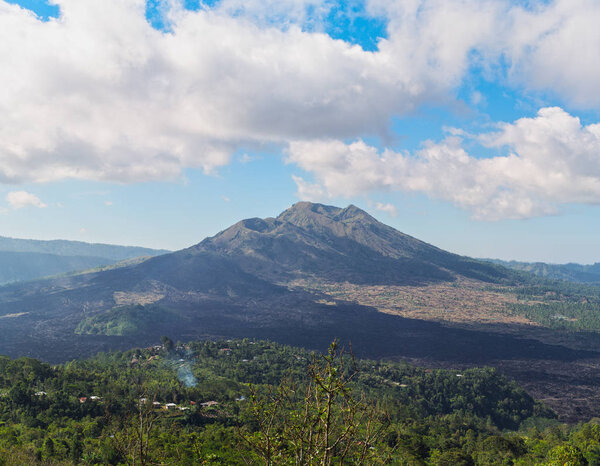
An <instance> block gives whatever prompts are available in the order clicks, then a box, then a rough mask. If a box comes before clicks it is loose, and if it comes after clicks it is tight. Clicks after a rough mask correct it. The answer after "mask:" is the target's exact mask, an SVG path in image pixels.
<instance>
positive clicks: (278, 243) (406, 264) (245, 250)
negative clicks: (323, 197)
mask: <svg viewBox="0 0 600 466" xmlns="http://www.w3.org/2000/svg"><path fill="white" fill-rule="evenodd" d="M189 251H190V252H192V253H193V252H198V251H211V252H215V253H218V254H220V255H224V256H227V257H230V258H232V259H234V260H235V261H236V262H237V263H238V264H239V265H240V267H242V269H244V270H246V271H248V272H249V273H252V274H256V275H258V276H261V277H263V278H265V279H267V280H269V281H274V282H287V281H289V280H292V279H295V278H310V277H316V278H319V279H324V280H328V281H341V282H344V281H348V282H351V283H357V284H386V285H389V284H396V285H404V284H409V285H419V284H424V283H431V282H436V281H451V280H454V278H455V277H456V275H461V276H464V277H468V278H475V279H478V280H482V281H490V282H496V283H498V282H503V281H507V280H512V279H514V276H513V274H511V272H509V271H507V269H505V268H503V267H498V266H496V265H493V264H489V263H485V262H480V261H476V260H473V259H470V258H467V257H461V256H458V255H456V254H451V253H448V252H446V251H442V250H441V249H438V248H436V247H434V246H431V245H430V244H427V243H424V242H422V241H419V240H417V239H415V238H413V237H411V236H408V235H405V234H404V233H401V232H399V231H397V230H395V229H393V228H391V227H389V226H387V225H384V224H382V223H380V222H378V221H377V220H375V219H374V218H373V217H371V216H370V215H369V214H367V213H366V212H364V211H362V210H360V209H359V208H357V207H355V206H353V205H351V206H349V207H347V208H345V209H340V208H337V207H331V206H324V205H321V204H312V203H309V202H300V203H298V204H295V205H294V206H292V207H291V208H290V209H288V210H286V211H285V212H283V213H282V214H281V215H279V216H278V217H277V218H267V219H264V220H263V219H259V218H252V219H248V220H243V221H241V222H239V223H236V224H235V225H233V226H232V227H230V228H228V229H227V230H225V231H223V232H221V233H219V234H218V235H216V236H215V237H213V238H208V239H206V240H204V241H202V242H201V243H200V244H198V245H197V246H194V247H193V248H190V250H189Z"/></svg>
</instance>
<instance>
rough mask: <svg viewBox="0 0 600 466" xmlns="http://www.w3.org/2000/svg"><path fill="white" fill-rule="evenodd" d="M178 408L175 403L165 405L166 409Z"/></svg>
mask: <svg viewBox="0 0 600 466" xmlns="http://www.w3.org/2000/svg"><path fill="white" fill-rule="evenodd" d="M174 408H177V405H176V404H175V403H167V404H166V405H165V409H174Z"/></svg>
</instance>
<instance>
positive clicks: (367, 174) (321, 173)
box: [288, 107, 600, 220]
mask: <svg viewBox="0 0 600 466" xmlns="http://www.w3.org/2000/svg"><path fill="white" fill-rule="evenodd" d="M498 128H499V129H498V131H497V132H493V133H486V134H482V135H479V136H476V138H477V140H478V141H479V142H480V143H481V144H483V145H484V146H487V147H490V148H507V149H508V151H509V154H508V155H506V156H495V157H490V158H483V159H480V158H475V157H473V156H471V155H469V154H468V153H467V152H466V151H465V149H464V148H463V146H462V142H463V139H461V138H460V137H457V136H449V137H447V138H446V139H444V140H443V141H441V142H437V143H435V142H428V143H426V144H425V145H424V147H423V149H421V150H419V151H417V152H416V153H415V154H409V153H398V152H393V151H390V150H384V151H382V152H380V151H378V149H377V148H375V147H372V146H369V145H367V144H365V143H364V142H363V141H361V140H359V141H356V142H354V143H351V144H345V143H344V142H342V141H336V140H322V141H308V142H306V141H303V142H294V143H292V144H291V145H290V150H289V158H288V160H289V161H290V162H292V163H295V164H297V165H298V166H299V167H300V168H302V169H303V170H305V171H307V172H310V173H312V174H313V176H314V178H315V180H316V183H314V184H310V183H307V182H306V181H305V180H304V179H302V178H300V177H294V181H295V182H296V184H297V185H298V195H299V196H300V197H301V198H305V197H306V198H308V199H313V200H315V199H319V198H321V199H323V198H326V197H339V196H346V197H352V196H356V195H359V194H365V193H369V192H374V191H379V190H398V191H405V192H422V193H426V194H427V195H429V196H431V197H434V198H437V199H443V200H447V201H450V202H452V203H454V204H455V205H457V206H459V207H461V208H463V209H466V210H469V211H471V212H472V213H473V216H474V217H475V218H477V219H483V220H499V219H505V218H527V217H534V216H540V215H548V214H554V213H556V212H558V210H559V208H560V207H561V205H563V204H566V203H584V204H600V124H592V125H587V126H583V125H582V124H581V122H580V120H579V119H578V118H576V117H573V116H571V115H569V114H568V113H566V112H565V111H564V110H562V109H560V108H556V107H554V108H544V109H541V110H540V111H539V112H538V114H537V116H536V117H534V118H523V119H520V120H517V121H515V122H514V123H504V124H502V125H499V127H498Z"/></svg>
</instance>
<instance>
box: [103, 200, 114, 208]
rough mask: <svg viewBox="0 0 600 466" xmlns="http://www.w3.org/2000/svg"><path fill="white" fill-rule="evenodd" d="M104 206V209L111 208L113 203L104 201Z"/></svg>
mask: <svg viewBox="0 0 600 466" xmlns="http://www.w3.org/2000/svg"><path fill="white" fill-rule="evenodd" d="M104 205H105V206H106V207H111V206H112V205H113V201H104Z"/></svg>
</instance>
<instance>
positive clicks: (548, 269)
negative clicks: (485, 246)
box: [485, 259, 600, 285]
mask: <svg viewBox="0 0 600 466" xmlns="http://www.w3.org/2000/svg"><path fill="white" fill-rule="evenodd" d="M485 260H486V261H488V262H492V263H494V264H498V265H502V266H503V267H507V268H510V269H513V270H519V271H522V272H529V273H532V274H534V275H536V276H538V277H542V278H549V279H552V280H565V281H569V282H575V283H589V284H595V285H598V284H600V263H595V264H591V265H582V264H574V263H569V264H547V263H544V262H519V261H503V260H500V259H485Z"/></svg>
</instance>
